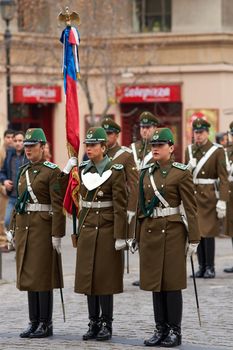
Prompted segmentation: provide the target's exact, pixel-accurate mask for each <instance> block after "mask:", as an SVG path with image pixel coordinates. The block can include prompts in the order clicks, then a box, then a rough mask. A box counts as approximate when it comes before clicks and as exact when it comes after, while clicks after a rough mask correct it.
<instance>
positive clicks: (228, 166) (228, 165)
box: [224, 148, 231, 174]
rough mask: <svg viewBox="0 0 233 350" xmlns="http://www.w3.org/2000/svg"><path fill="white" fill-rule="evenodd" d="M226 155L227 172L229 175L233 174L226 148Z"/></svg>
mask: <svg viewBox="0 0 233 350" xmlns="http://www.w3.org/2000/svg"><path fill="white" fill-rule="evenodd" d="M224 153H225V159H226V168H227V172H228V174H229V173H230V172H231V164H230V160H229V157H228V153H227V150H226V149H225V148H224Z"/></svg>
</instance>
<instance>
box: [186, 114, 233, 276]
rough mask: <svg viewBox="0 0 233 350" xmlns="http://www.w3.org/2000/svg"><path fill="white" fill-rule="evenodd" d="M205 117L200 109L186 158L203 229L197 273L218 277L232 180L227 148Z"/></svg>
mask: <svg viewBox="0 0 233 350" xmlns="http://www.w3.org/2000/svg"><path fill="white" fill-rule="evenodd" d="M203 117H204V115H203V114H202V113H198V115H197V118H196V119H195V120H194V122H193V124H192V128H193V133H194V144H192V145H189V146H188V148H187V150H186V154H185V156H186V157H185V158H186V163H187V164H189V169H190V170H191V171H192V174H193V182H194V186H195V192H194V194H195V197H196V200H197V206H198V221H199V227H200V233H201V242H200V244H199V246H198V249H197V256H198V264H199V269H198V270H197V272H196V277H198V278H214V277H215V237H216V236H218V235H219V232H220V220H219V219H223V218H224V217H225V216H226V205H227V201H228V198H229V184H228V174H227V169H226V157H225V153H224V149H223V147H222V146H221V145H219V144H216V143H212V142H211V141H210V140H209V128H210V126H211V125H210V123H209V122H208V121H207V120H206V119H205V118H203Z"/></svg>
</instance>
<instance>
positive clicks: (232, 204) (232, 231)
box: [223, 122, 233, 273]
mask: <svg viewBox="0 0 233 350" xmlns="http://www.w3.org/2000/svg"><path fill="white" fill-rule="evenodd" d="M229 127H230V134H231V137H232V136H233V122H231V123H230V125H229ZM227 155H228V160H229V164H228V166H229V169H228V181H229V201H228V202H227V215H226V229H225V234H226V235H227V236H230V237H231V240H232V246H233V215H232V214H233V144H232V143H231V144H230V145H229V146H228V147H227ZM223 271H224V272H226V273H233V266H232V267H226V268H225V269H224V270H223Z"/></svg>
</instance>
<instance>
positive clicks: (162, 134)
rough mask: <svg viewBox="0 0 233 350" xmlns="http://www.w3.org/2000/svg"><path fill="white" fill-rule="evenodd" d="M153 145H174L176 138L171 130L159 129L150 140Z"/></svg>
mask: <svg viewBox="0 0 233 350" xmlns="http://www.w3.org/2000/svg"><path fill="white" fill-rule="evenodd" d="M150 143H151V144H165V143H169V144H172V145H173V144H174V136H173V133H172V131H171V129H169V128H159V129H157V130H155V132H154V135H153V136H152V138H151V140H150Z"/></svg>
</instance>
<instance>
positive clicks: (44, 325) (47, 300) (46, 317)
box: [29, 291, 53, 338]
mask: <svg viewBox="0 0 233 350" xmlns="http://www.w3.org/2000/svg"><path fill="white" fill-rule="evenodd" d="M39 305H40V323H39V326H38V328H37V330H36V331H35V332H34V333H31V334H30V336H29V338H46V337H50V336H52V335H53V323H52V313H53V291H46V292H39Z"/></svg>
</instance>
